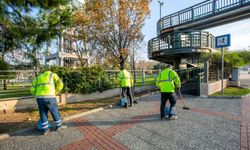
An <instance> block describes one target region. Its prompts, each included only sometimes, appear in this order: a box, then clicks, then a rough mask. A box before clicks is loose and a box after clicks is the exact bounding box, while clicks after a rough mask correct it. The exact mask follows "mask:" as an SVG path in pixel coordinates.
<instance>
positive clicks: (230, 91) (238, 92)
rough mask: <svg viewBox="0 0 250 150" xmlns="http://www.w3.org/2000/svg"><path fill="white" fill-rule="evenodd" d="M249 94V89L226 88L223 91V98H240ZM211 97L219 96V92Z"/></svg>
mask: <svg viewBox="0 0 250 150" xmlns="http://www.w3.org/2000/svg"><path fill="white" fill-rule="evenodd" d="M249 93H250V89H248V88H241V87H227V88H225V89H224V96H242V95H246V94H249ZM211 96H221V92H216V93H214V94H212V95H211Z"/></svg>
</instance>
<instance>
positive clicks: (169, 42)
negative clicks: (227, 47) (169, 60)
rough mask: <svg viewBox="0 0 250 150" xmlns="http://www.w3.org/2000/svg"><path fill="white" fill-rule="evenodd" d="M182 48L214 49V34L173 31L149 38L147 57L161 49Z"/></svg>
mask: <svg viewBox="0 0 250 150" xmlns="http://www.w3.org/2000/svg"><path fill="white" fill-rule="evenodd" d="M183 48H210V49H214V36H213V35H212V34H210V33H209V32H205V31H191V32H174V33H170V34H167V35H164V36H159V37H156V38H153V39H151V40H150V41H149V42H148V57H149V58H152V53H153V52H155V51H161V50H172V49H175V50H176V49H183Z"/></svg>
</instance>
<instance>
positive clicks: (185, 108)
mask: <svg viewBox="0 0 250 150" xmlns="http://www.w3.org/2000/svg"><path fill="white" fill-rule="evenodd" d="M178 92H179V95H180V97H181V101H182V103H183V105H184V106H183V107H182V109H184V110H190V108H189V107H187V106H186V105H185V103H184V99H183V96H182V94H181V88H179V90H178Z"/></svg>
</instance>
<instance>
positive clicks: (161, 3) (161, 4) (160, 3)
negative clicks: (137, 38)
mask: <svg viewBox="0 0 250 150" xmlns="http://www.w3.org/2000/svg"><path fill="white" fill-rule="evenodd" d="M158 3H159V5H160V23H159V32H161V27H162V25H161V23H162V22H161V7H162V6H163V2H160V1H158ZM158 46H159V50H160V49H161V48H160V39H159V45H158Z"/></svg>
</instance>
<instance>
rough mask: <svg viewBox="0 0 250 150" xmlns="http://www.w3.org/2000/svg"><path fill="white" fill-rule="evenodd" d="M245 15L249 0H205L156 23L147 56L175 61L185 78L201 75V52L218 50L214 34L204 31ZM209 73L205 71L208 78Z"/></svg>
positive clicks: (248, 7)
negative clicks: (155, 35) (154, 34)
mask: <svg viewBox="0 0 250 150" xmlns="http://www.w3.org/2000/svg"><path fill="white" fill-rule="evenodd" d="M246 18H250V0H206V1H204V2H201V3H199V4H196V5H193V6H191V7H188V8H186V9H183V10H181V11H178V12H176V13H173V14H170V15H167V16H165V17H163V18H160V19H159V20H158V22H157V37H155V38H153V39H151V40H150V41H149V42H148V57H149V59H152V60H156V61H160V62H163V63H168V64H173V65H174V67H175V69H177V70H179V72H180V73H179V75H180V76H181V78H182V75H184V76H183V77H185V79H183V78H182V81H183V80H186V81H190V79H194V78H196V79H197V78H200V76H199V77H198V76H197V75H198V73H201V72H203V70H204V66H201V68H200V67H198V66H199V64H200V63H199V62H200V61H199V58H200V56H201V54H202V53H210V52H212V51H213V50H214V49H215V39H214V36H213V35H212V34H210V33H209V32H206V31H203V30H204V29H207V28H211V27H216V26H220V25H223V24H227V23H231V22H235V21H239V20H242V19H246ZM206 65H207V64H206ZM205 70H207V69H205ZM208 74H209V71H207V72H205V74H204V73H203V75H204V76H205V78H206V79H205V80H206V81H208V79H209V78H210V76H209V77H208ZM217 75H218V74H217ZM193 81H194V82H196V81H198V80H193ZM200 81H201V80H199V81H198V82H197V84H196V83H194V82H191V83H190V84H189V85H187V89H190V87H194V86H193V85H197V86H196V87H199V85H198V84H199V82H200ZM197 89H198V88H197ZM198 90H199V89H198Z"/></svg>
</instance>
